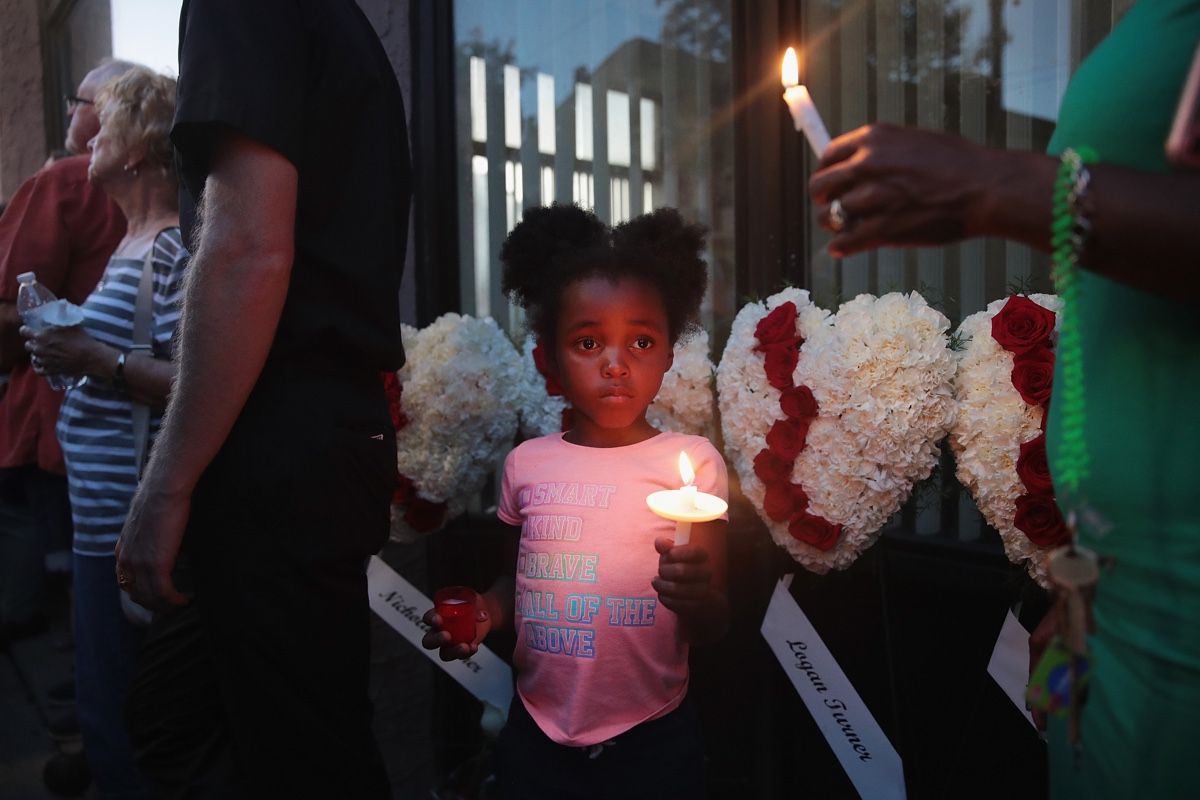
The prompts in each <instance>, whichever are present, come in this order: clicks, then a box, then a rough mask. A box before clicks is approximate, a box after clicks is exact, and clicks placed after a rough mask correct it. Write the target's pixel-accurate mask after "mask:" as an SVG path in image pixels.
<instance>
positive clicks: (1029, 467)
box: [1017, 434, 1054, 494]
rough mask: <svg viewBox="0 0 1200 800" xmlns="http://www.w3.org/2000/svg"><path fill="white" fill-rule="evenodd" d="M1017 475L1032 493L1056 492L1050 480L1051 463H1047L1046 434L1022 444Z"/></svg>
mask: <svg viewBox="0 0 1200 800" xmlns="http://www.w3.org/2000/svg"><path fill="white" fill-rule="evenodd" d="M1017 475H1018V476H1020V478H1021V483H1023V484H1025V491H1027V492H1029V493H1030V494H1054V484H1053V483H1052V482H1051V481H1050V465H1049V464H1047V463H1046V436H1045V434H1043V435H1041V436H1039V437H1037V438H1036V439H1032V440H1030V441H1028V442H1026V443H1025V444H1023V445H1021V455H1020V456H1018V458H1017Z"/></svg>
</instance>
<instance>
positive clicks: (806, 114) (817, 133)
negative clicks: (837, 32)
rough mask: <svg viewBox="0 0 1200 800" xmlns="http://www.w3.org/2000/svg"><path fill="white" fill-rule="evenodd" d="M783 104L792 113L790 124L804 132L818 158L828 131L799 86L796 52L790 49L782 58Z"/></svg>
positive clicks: (806, 90) (826, 141) (805, 92)
mask: <svg viewBox="0 0 1200 800" xmlns="http://www.w3.org/2000/svg"><path fill="white" fill-rule="evenodd" d="M783 102H785V103H787V107H788V111H791V112H792V124H794V125H795V126H796V130H798V131H804V136H805V137H806V138H807V139H808V143H809V145H811V146H812V149H813V152H814V153H816V154H817V158H820V157H821V154H822V153H824V152H825V148H826V147H828V146H829V131H827V130H825V123H824V122H823V121H822V120H821V115H820V114H819V113H817V107H816V106H815V105H813V101H812V97H810V96H809V94H808V89H806V88H804V87H803V86H801V85H800V65H799V63H798V62H797V61H796V51H795V49H793V48H791V47H789V48H788V49H787V54H786V55H784V57H783Z"/></svg>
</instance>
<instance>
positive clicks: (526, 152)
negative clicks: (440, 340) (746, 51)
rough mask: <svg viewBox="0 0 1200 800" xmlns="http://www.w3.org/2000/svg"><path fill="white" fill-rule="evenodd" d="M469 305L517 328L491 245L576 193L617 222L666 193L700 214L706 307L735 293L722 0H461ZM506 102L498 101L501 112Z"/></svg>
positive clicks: (458, 31)
mask: <svg viewBox="0 0 1200 800" xmlns="http://www.w3.org/2000/svg"><path fill="white" fill-rule="evenodd" d="M454 20H455V38H456V47H457V52H458V61H457V70H458V71H459V78H458V92H459V98H458V108H459V114H460V115H462V116H466V115H467V114H469V115H470V120H469V123H468V122H467V120H460V124H459V125H458V131H459V134H458V136H459V140H458V152H459V154H460V155H459V158H460V163H462V164H463V165H466V164H468V163H470V164H472V165H474V164H475V163H476V159H482V160H483V161H484V162H485V163H486V164H487V165H490V167H491V169H490V171H481V170H480V169H478V168H477V167H475V166H472V167H471V169H470V170H464V171H462V172H460V174H468V175H470V176H471V178H470V182H469V185H468V184H467V183H466V182H464V183H463V184H462V185H461V186H460V187H459V192H460V197H462V198H463V199H462V200H461V201H460V205H459V209H460V210H459V213H460V225H459V230H460V232H461V236H460V242H459V244H460V253H461V259H462V261H461V269H462V270H463V276H462V281H461V285H462V286H463V287H464V289H463V293H462V296H461V298H460V299H461V304H462V310H463V311H464V312H465V313H480V314H481V313H490V314H492V315H493V316H495V317H496V319H497V321H499V322H500V324H501V325H503V326H505V327H507V328H508V329H510V330H512V331H514V332H516V327H517V325H518V324H519V321H518V319H517V315H516V314H515V313H513V309H512V308H511V307H510V306H509V304H508V303H507V302H506V301H505V300H504V298H503V297H502V296H501V295H500V293H499V287H498V282H499V268H498V260H497V251H498V249H499V246H500V243H501V241H502V240H503V238H504V236H505V234H506V233H507V231H508V230H510V229H511V227H512V225H513V224H515V222H516V220H518V219H520V214H521V211H522V209H523V208H525V207H529V206H535V205H543V204H548V203H551V202H553V201H554V200H556V199H557V200H559V201H574V202H577V203H579V205H581V206H583V207H585V208H589V209H593V210H594V211H595V212H596V214H597V215H599V216H600V217H601V219H604V220H605V221H606V222H610V223H617V222H620V221H622V220H625V219H629V218H631V217H634V216H637V215H638V214H641V213H643V212H645V211H649V210H652V209H653V208H654V207H655V206H657V205H671V206H675V207H677V208H679V209H680V211H681V212H682V213H683V215H684V216H685V217H687V218H688V219H690V220H693V221H696V222H698V223H700V224H702V225H704V226H706V227H707V228H708V229H709V231H710V233H709V242H710V253H709V263H710V265H711V280H710V286H711V289H710V293H709V297H708V298H707V299H706V301H705V305H704V308H703V314H704V322H705V325H706V327H708V328H709V330H710V332H712V333H713V334H714V337H713V341H714V345H715V346H717V347H719V346H720V345H721V343H723V342H724V337H725V335H726V334H727V331H728V325H729V323H730V322H731V321H732V318H733V313H734V311H735V310H736V309H735V308H734V302H735V297H734V291H733V285H734V274H733V266H732V261H733V259H732V257H733V219H734V214H733V174H734V172H733V128H732V124H731V122H732V117H733V115H732V114H731V113H730V109H731V108H732V106H733V97H732V86H733V74H732V66H731V64H730V59H729V49H730V3H729V0H615V2H610V3H603V4H601V3H595V2H586V1H585V0H512V2H506V3H495V2H487V0H456V2H455V5H454ZM500 109H503V111H502V113H497V112H498V110H500Z"/></svg>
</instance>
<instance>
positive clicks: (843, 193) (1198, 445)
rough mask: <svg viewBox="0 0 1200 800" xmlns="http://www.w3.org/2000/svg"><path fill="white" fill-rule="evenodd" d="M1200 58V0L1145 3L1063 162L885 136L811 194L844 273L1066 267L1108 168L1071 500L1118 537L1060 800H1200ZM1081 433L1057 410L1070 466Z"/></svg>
mask: <svg viewBox="0 0 1200 800" xmlns="http://www.w3.org/2000/svg"><path fill="white" fill-rule="evenodd" d="M1198 43H1200V1H1198V0H1186V1H1185V0H1142V2H1139V3H1137V4H1136V5H1134V6H1133V8H1132V9H1130V11H1129V12H1128V13H1127V14H1126V15H1125V17H1124V18H1123V19H1122V20H1121V21H1120V23H1118V25H1117V26H1116V27H1115V28H1114V29H1113V31H1112V33H1111V34H1110V36H1109V37H1108V38H1107V39H1106V40H1105V41H1103V42H1102V43H1101V44H1100V45H1099V46H1098V47H1097V48H1096V49H1095V51H1094V52H1093V53H1092V54H1091V55H1090V57H1089V58H1088V59H1087V60H1086V61H1085V62H1084V63H1083V64H1082V65H1081V66H1080V68H1079V70H1078V72H1077V73H1076V74H1075V76H1074V78H1073V79H1072V81H1071V84H1070V86H1069V87H1068V89H1067V93H1066V95H1065V97H1064V99H1063V103H1062V108H1061V111H1060V114H1059V119H1058V127H1057V129H1056V131H1055V134H1054V137H1053V139H1052V140H1051V142H1050V146H1049V155H1040V154H1032V153H1024V152H1009V151H1003V150H994V149H989V148H984V147H980V146H978V145H975V144H971V143H969V142H966V141H964V140H962V139H960V138H957V137H954V136H950V135H945V134H940V133H933V132H928V131H917V130H912V129H903V128H895V127H890V126H869V127H866V128H861V129H859V130H856V131H853V132H851V133H849V134H846V135H845V136H842V137H840V138H838V139H836V140H834V142H833V143H832V144H831V145H830V147H829V149H828V150H827V151H826V153H825V155H824V157H823V158H822V159H821V164H820V168H819V170H818V171H817V172H816V173H815V174H814V175H813V177H812V180H811V182H810V187H809V188H810V192H811V195H812V197H813V199H814V201H815V202H816V203H817V204H819V207H820V210H819V219H820V221H821V222H822V224H823V225H824V226H825V227H827V228H829V229H830V230H832V231H834V232H835V236H834V238H833V239H832V241H831V244H830V251H831V252H832V253H833V254H834V255H835V256H844V255H849V254H851V253H856V252H861V251H863V250H867V249H871V248H875V247H881V246H915V245H932V244H944V243H948V242H952V241H956V240H959V239H962V238H967V237H973V236H993V237H1004V238H1008V239H1013V240H1016V241H1019V242H1023V243H1026V244H1029V245H1031V246H1033V247H1037V248H1040V249H1042V250H1045V251H1049V250H1050V222H1051V216H1052V213H1053V211H1052V206H1051V197H1052V194H1053V192H1054V186H1055V180H1056V177H1055V176H1056V170H1057V169H1058V164H1059V162H1058V159H1057V158H1056V156H1057V155H1058V154H1060V153H1061V152H1062V151H1063V150H1064V149H1066V148H1068V147H1071V148H1076V149H1078V148H1082V147H1089V148H1091V149H1093V150H1094V151H1095V152H1096V153H1097V154H1098V159H1097V163H1095V164H1092V165H1091V166H1090V173H1091V184H1090V187H1089V188H1088V190H1087V192H1086V195H1085V196H1084V200H1083V201H1082V211H1083V213H1084V214H1085V215H1086V216H1087V217H1089V218H1090V222H1091V227H1092V234H1091V236H1090V237H1089V238H1088V239H1087V241H1086V243H1085V245H1084V247H1083V252H1082V254H1081V258H1080V265H1081V266H1082V267H1083V271H1082V272H1080V274H1079V276H1078V284H1077V285H1078V287H1079V299H1078V305H1077V313H1078V317H1077V319H1078V323H1079V331H1080V333H1081V338H1082V361H1083V388H1084V395H1085V402H1084V407H1085V411H1086V413H1085V415H1084V419H1085V422H1084V424H1083V441H1084V442H1085V443H1086V450H1087V455H1088V457H1089V461H1090V470H1089V471H1088V474H1087V475H1086V476H1085V477H1084V479H1083V481H1082V482H1081V483H1080V484H1079V486H1078V490H1077V491H1076V492H1073V493H1066V494H1070V495H1072V496H1070V497H1067V496H1064V492H1063V491H1062V487H1061V485H1060V487H1059V488H1060V491H1059V501H1060V504H1061V505H1063V506H1064V510H1070V509H1071V508H1079V507H1083V508H1086V509H1087V510H1090V511H1091V512H1094V513H1093V514H1091V515H1085V516H1089V518H1091V519H1101V520H1103V522H1104V525H1103V526H1088V525H1081V526H1080V531H1079V536H1080V541H1081V543H1082V544H1084V545H1085V546H1086V547H1088V548H1090V549H1092V550H1094V551H1096V552H1097V553H1099V554H1100V555H1101V556H1102V557H1106V558H1109V559H1111V567H1110V568H1107V569H1105V570H1104V571H1103V574H1102V577H1101V579H1100V582H1099V584H1098V585H1097V590H1096V597H1095V603H1094V606H1093V612H1094V621H1095V629H1094V633H1093V634H1092V636H1091V637H1090V640H1089V647H1090V656H1091V659H1092V662H1091V663H1092V675H1091V684H1090V690H1089V697H1088V699H1087V702H1086V704H1085V705H1084V706H1083V710H1082V729H1081V732H1082V754H1081V757H1080V758H1076V755H1075V753H1074V752H1073V750H1072V748H1071V747H1070V746H1069V745H1068V743H1067V741H1066V738H1067V736H1066V730H1065V729H1066V723H1065V721H1063V720H1061V718H1052V719H1051V724H1050V731H1049V738H1050V779H1051V796H1052V797H1054V798H1075V797H1078V798H1088V799H1089V800H1095V798H1129V797H1146V798H1156V800H1157V799H1158V798H1170V797H1182V796H1185V795H1186V796H1196V794H1197V792H1200V789H1198V788H1197V787H1198V786H1200V757H1197V756H1196V754H1195V752H1194V751H1195V748H1196V743H1197V742H1198V741H1200V466H1198V465H1197V458H1198V457H1200V421H1198V420H1197V415H1196V412H1195V409H1196V408H1197V404H1198V403H1200V310H1198V309H1197V305H1198V303H1197V300H1198V298H1200V294H1198V292H1200V172H1187V171H1184V170H1182V169H1179V168H1176V167H1172V166H1171V165H1170V164H1169V163H1168V159H1167V157H1166V155H1165V151H1164V144H1165V142H1166V140H1167V136H1168V132H1169V129H1170V125H1171V121H1172V118H1173V116H1174V112H1175V109H1176V106H1177V104H1178V102H1179V99H1180V95H1181V93H1182V91H1183V87H1184V82H1185V79H1186V76H1187V72H1188V69H1189V67H1190V64H1191V62H1192V58H1193V54H1194V53H1195V52H1196V49H1197V44H1198ZM835 200H836V201H837V202H836V204H835V203H834V201H835ZM831 205H835V206H836V210H835V211H834V217H835V219H833V220H831V219H830V206H831ZM1061 362H1062V359H1061V358H1060V359H1059V367H1060V369H1059V374H1056V376H1055V388H1056V395H1058V393H1059V391H1060V387H1061V386H1062V381H1063V375H1062V372H1063V371H1062V370H1061V366H1062V363H1061ZM1061 416H1062V415H1061V414H1057V415H1056V413H1055V409H1054V408H1053V407H1052V409H1051V413H1050V419H1049V429H1048V439H1049V449H1050V457H1051V463H1052V464H1054V463H1055V457H1056V455H1057V453H1058V451H1059V450H1061V445H1062V442H1063V440H1064V435H1065V434H1066V435H1069V434H1070V431H1065V430H1064V425H1063V421H1062V419H1061ZM1059 477H1061V476H1057V477H1056V480H1058V479H1059Z"/></svg>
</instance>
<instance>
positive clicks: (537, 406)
mask: <svg viewBox="0 0 1200 800" xmlns="http://www.w3.org/2000/svg"><path fill="white" fill-rule="evenodd" d="M536 347H537V339H535V338H534V337H533V336H532V335H530V336H526V337H525V344H524V346H523V347H522V348H521V350H522V353H521V405H520V420H521V423H520V428H521V436H523V437H525V438H533V437H536V436H546V435H547V434H551V433H554V432H556V431H561V430H562V419H563V412H564V411H565V410H566V409H567V406H568V405H569V404H568V403H567V399H566V398H565V397H563V396H562V395H557V394H556V395H551V394H550V393H549V391H548V390H547V388H546V378H545V376H544V375H542V373H541V371H540V370H539V369H538V366H537V362H536V361H535V359H534V353H533V351H534V349H535V348H536Z"/></svg>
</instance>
